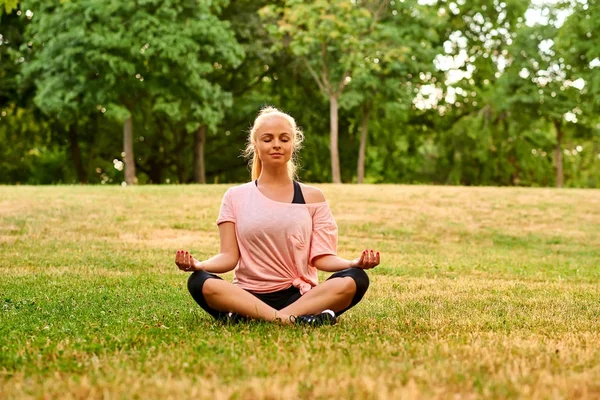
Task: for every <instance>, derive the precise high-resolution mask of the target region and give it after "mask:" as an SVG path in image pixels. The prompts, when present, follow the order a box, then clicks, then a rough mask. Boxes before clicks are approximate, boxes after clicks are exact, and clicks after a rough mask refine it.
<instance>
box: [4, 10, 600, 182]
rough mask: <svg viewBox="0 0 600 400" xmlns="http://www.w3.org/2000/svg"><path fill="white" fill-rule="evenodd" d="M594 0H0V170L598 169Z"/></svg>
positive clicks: (347, 174) (473, 178)
mask: <svg viewBox="0 0 600 400" xmlns="http://www.w3.org/2000/svg"><path fill="white" fill-rule="evenodd" d="M599 32H600V2H598V1H595V0H594V1H592V0H587V1H586V0H568V1H560V0H555V1H542V0H531V1H527V0H454V1H443V0H437V1H436V0H387V1H360V0H331V1H321V0H315V1H300V0H285V1H284V0H281V1H259V0H233V1H222V0H170V1H169V0H163V1H158V0H137V1H132V0H121V1H106V0H61V1H51V0H31V1H19V0H0V183H1V184H56V183H67V184H71V183H90V184H118V185H126V184H136V183H139V184H149V183H153V184H173V183H194V182H197V183H228V182H244V181H248V180H249V173H248V167H247V162H246V160H244V158H243V157H241V151H242V149H243V148H244V147H245V142H246V139H247V133H248V130H249V128H250V126H251V125H252V122H253V120H254V118H255V117H256V114H257V112H258V111H259V109H260V108H261V107H262V106H265V105H274V106H276V107H278V108H280V109H282V110H283V111H285V112H288V113H290V114H291V115H292V116H294V117H295V118H296V121H297V123H298V124H299V126H300V127H301V128H302V129H303V130H304V132H305V134H306V140H305V143H304V149H303V150H302V152H301V153H300V154H301V164H302V169H301V170H300V172H299V178H300V179H301V180H303V181H310V182H334V183H337V182H347V183H350V182H358V183H361V182H368V183H423V184H449V185H496V186H558V187H561V186H565V187H595V188H597V187H600V74H599V72H600V40H599V38H598V35H599Z"/></svg>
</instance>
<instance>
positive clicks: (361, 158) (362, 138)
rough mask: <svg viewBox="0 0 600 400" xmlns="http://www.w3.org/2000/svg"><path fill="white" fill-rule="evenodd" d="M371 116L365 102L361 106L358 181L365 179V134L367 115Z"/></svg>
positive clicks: (367, 126)
mask: <svg viewBox="0 0 600 400" xmlns="http://www.w3.org/2000/svg"><path fill="white" fill-rule="evenodd" d="M370 116H371V107H370V106H369V105H368V104H365V105H364V107H363V120H362V126H361V131H360V147H359V148H358V171H357V172H358V175H357V180H358V183H363V182H364V180H365V152H366V149H367V134H368V131H369V117H370Z"/></svg>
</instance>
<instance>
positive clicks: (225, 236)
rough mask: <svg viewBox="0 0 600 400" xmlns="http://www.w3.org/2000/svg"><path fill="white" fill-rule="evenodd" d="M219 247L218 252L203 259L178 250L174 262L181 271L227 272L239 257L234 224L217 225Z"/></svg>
mask: <svg viewBox="0 0 600 400" xmlns="http://www.w3.org/2000/svg"><path fill="white" fill-rule="evenodd" d="M219 236H220V239H221V248H220V250H219V254H217V255H215V256H213V257H211V258H209V259H208V260H205V261H198V260H196V259H195V258H194V257H193V256H192V255H191V254H190V253H188V252H187V251H183V250H179V251H177V255H176V258H175V264H177V266H178V267H179V269H181V270H183V271H206V272H211V273H214V274H222V273H225V272H229V271H231V270H232V269H234V268H235V266H236V265H237V263H238V261H239V259H240V249H239V247H238V243H237V238H236V236H235V224H234V223H233V222H223V223H222V224H220V225H219Z"/></svg>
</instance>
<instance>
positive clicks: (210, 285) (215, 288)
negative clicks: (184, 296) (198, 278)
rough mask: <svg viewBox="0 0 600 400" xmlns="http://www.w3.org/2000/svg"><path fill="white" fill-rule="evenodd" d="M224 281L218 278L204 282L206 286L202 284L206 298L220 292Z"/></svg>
mask: <svg viewBox="0 0 600 400" xmlns="http://www.w3.org/2000/svg"><path fill="white" fill-rule="evenodd" d="M223 283H224V282H223V281H220V280H218V279H208V280H207V281H206V282H204V286H202V294H203V295H204V297H205V298H207V297H212V296H215V295H217V294H219V292H221V289H220V288H221V284H223Z"/></svg>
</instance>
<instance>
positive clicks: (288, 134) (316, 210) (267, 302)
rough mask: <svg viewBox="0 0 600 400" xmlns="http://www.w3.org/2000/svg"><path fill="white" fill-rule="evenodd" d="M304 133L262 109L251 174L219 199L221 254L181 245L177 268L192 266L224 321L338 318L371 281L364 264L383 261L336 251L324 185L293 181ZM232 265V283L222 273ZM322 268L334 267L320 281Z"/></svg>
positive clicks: (202, 296)
mask: <svg viewBox="0 0 600 400" xmlns="http://www.w3.org/2000/svg"><path fill="white" fill-rule="evenodd" d="M303 139H304V136H303V134H302V132H301V131H300V130H299V129H298V127H297V125H296V122H295V120H294V119H293V118H292V117H291V116H290V115H288V114H285V113H283V112H282V111H280V110H278V109H276V108H273V107H267V108H264V109H262V110H261V111H260V113H259V115H258V116H257V118H256V120H255V121H254V124H253V126H252V129H251V130H250V134H249V138H248V146H247V149H246V154H247V155H248V156H251V157H252V181H251V182H249V183H246V184H243V185H240V186H235V187H232V188H230V189H229V190H228V191H227V192H226V193H225V195H224V197H223V201H222V203H221V209H220V212H219V217H218V219H217V225H218V227H219V235H220V240H221V246H220V251H219V254H217V255H215V256H214V257H211V258H209V259H207V260H205V261H198V260H196V259H195V258H194V257H193V256H192V254H190V253H189V252H187V251H183V250H179V251H177V254H176V258H175V263H176V264H177V266H178V267H179V269H181V270H183V271H192V272H193V273H192V275H191V276H190V278H189V280H188V289H189V291H190V294H191V295H192V297H193V298H194V300H195V301H196V302H197V303H198V304H199V305H200V307H202V308H203V309H204V310H205V311H207V312H208V313H209V314H210V315H212V316H213V317H214V318H216V319H218V320H223V321H238V320H241V319H248V318H249V319H261V320H266V321H276V322H280V323H284V324H305V325H315V326H317V325H325V324H328V325H333V324H335V323H336V321H337V316H339V315H340V314H342V313H343V312H345V311H346V310H348V309H349V308H351V307H353V306H355V305H356V304H357V303H358V302H359V301H360V300H361V299H362V297H363V295H364V294H365V292H366V291H367V288H368V287H369V278H368V276H367V274H366V273H365V271H364V270H365V269H369V268H373V267H375V266H377V265H378V264H379V261H380V255H379V252H374V251H373V250H364V251H363V252H362V254H361V255H360V257H358V258H356V259H354V260H345V259H342V258H340V257H338V256H337V255H336V246H337V225H336V223H335V220H334V218H333V216H332V214H331V211H330V209H329V205H328V203H327V201H326V200H325V196H324V195H323V192H322V191H321V190H319V189H317V188H315V187H313V186H309V185H304V184H300V183H298V182H296V181H295V180H294V177H295V172H296V164H295V162H294V159H295V155H296V154H297V152H298V150H299V149H300V147H301V143H302V140H303ZM231 270H234V279H233V283H229V282H226V281H224V280H222V279H221V278H220V277H218V276H217V275H216V274H222V273H225V272H228V271H231ZM317 270H321V271H326V272H333V274H332V275H331V276H330V277H329V278H328V279H327V280H326V281H325V282H323V283H321V284H318V279H317Z"/></svg>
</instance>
